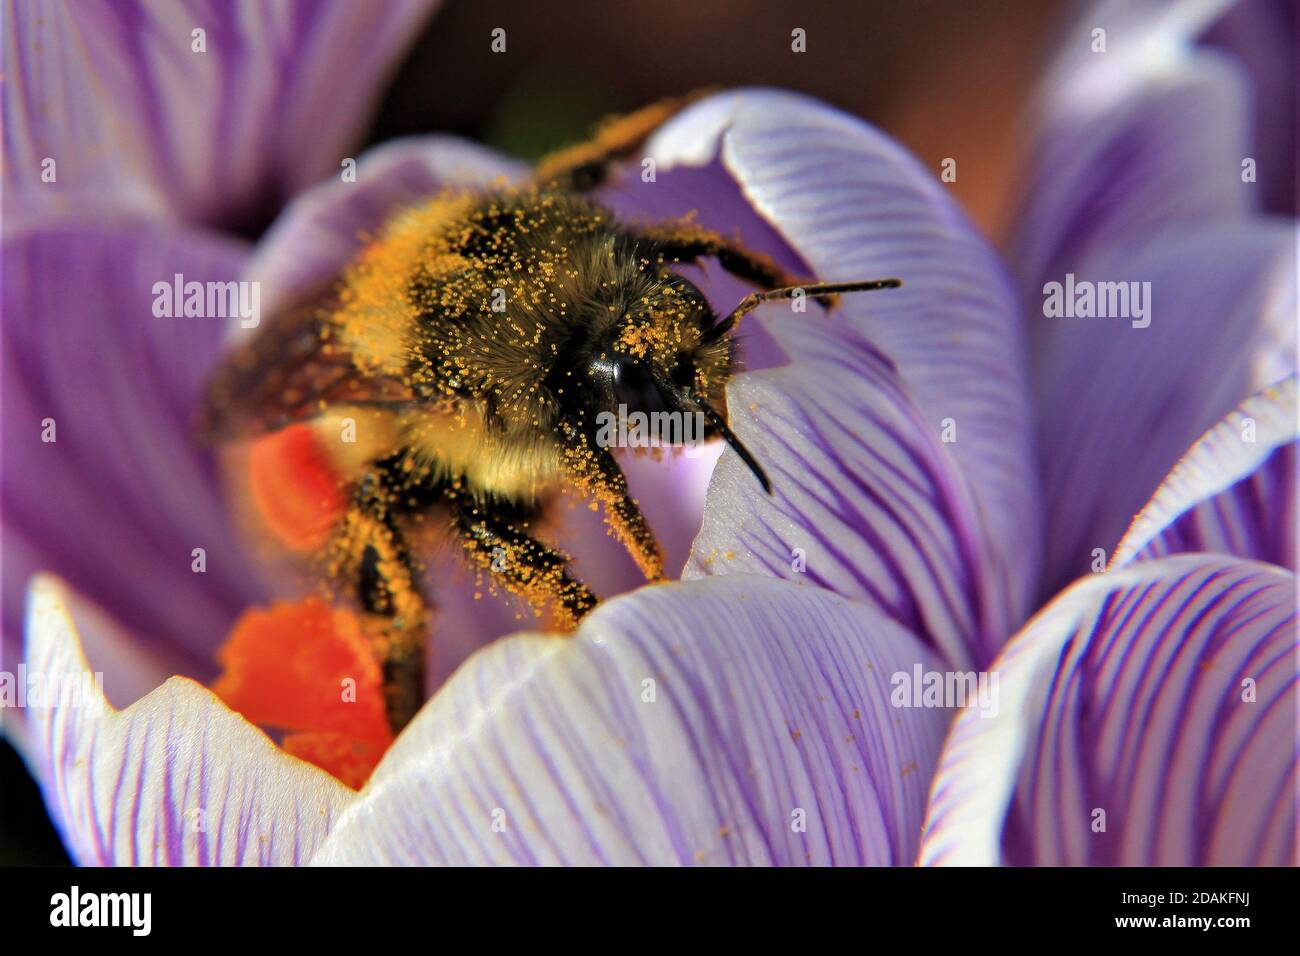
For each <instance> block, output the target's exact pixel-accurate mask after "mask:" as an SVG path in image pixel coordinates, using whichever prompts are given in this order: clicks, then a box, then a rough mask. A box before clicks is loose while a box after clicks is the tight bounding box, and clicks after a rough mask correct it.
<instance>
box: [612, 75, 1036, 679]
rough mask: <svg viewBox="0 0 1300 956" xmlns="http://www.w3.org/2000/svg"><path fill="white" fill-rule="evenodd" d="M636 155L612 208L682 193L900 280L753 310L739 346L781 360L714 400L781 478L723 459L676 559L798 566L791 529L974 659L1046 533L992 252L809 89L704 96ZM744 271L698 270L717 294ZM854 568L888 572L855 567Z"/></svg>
mask: <svg viewBox="0 0 1300 956" xmlns="http://www.w3.org/2000/svg"><path fill="white" fill-rule="evenodd" d="M647 156H648V157H649V158H652V159H654V160H655V162H656V164H657V167H656V175H655V177H654V180H653V181H652V182H646V181H643V177H642V176H641V172H642V170H643V169H644V168H645V167H644V166H642V165H636V168H635V170H634V171H633V175H628V176H625V177H624V178H623V180H622V181H621V183H620V185H619V186H618V188H617V189H615V190H612V191H611V192H610V194H609V197H608V198H610V200H611V201H612V202H613V203H614V204H615V206H616V208H617V209H618V210H619V211H620V212H622V213H623V214H625V215H636V214H638V213H640V214H642V215H646V214H649V215H655V216H660V217H662V216H667V215H679V214H684V213H687V212H691V211H694V212H697V213H698V221H700V222H701V223H702V224H704V225H708V226H711V227H713V228H716V229H719V230H720V231H722V232H723V233H724V234H727V235H733V234H736V233H737V232H739V233H740V234H741V235H742V237H743V238H744V240H745V241H746V243H747V244H749V245H751V246H753V247H755V248H758V249H761V250H764V251H768V252H770V253H772V254H773V255H774V256H775V257H776V258H777V259H778V260H779V261H782V262H783V263H784V264H786V265H787V266H788V267H789V268H791V269H793V270H794V271H796V272H797V273H803V274H810V275H814V276H816V277H818V278H820V279H823V280H827V281H832V280H848V279H863V278H880V277H886V276H899V277H901V278H902V279H903V282H904V287H903V288H902V289H900V290H892V291H888V292H878V293H871V294H861V295H849V296H845V297H844V298H843V299H842V301H841V303H840V307H839V309H838V310H836V312H835V313H833V314H832V315H830V316H829V317H828V316H825V315H822V314H820V312H819V310H818V309H817V308H816V307H815V306H814V307H812V308H810V309H809V310H808V312H806V313H797V312H792V310H791V309H790V307H789V306H788V305H785V304H781V305H769V306H766V307H765V308H764V309H762V310H760V312H759V313H757V315H758V316H759V317H760V318H759V319H758V321H753V320H747V321H748V322H749V326H748V330H747V331H748V335H747V336H746V337H745V339H744V344H745V346H746V347H747V354H748V355H749V356H750V358H751V363H750V367H751V368H754V367H756V366H757V367H760V368H762V367H764V366H767V365H772V364H779V363H780V362H788V363H789V368H788V369H786V370H784V371H783V372H781V373H780V375H779V377H778V378H773V379H770V380H769V381H768V382H766V383H765V384H763V385H760V384H759V382H760V381H761V380H763V379H764V377H765V376H769V375H773V374H777V373H775V372H769V371H763V372H759V373H755V374H751V375H748V376H746V377H744V378H742V379H740V380H738V381H737V382H736V384H735V385H734V386H733V395H732V397H731V399H730V401H729V404H730V407H731V409H732V414H733V415H735V416H736V417H737V419H738V421H739V423H740V424H739V434H740V435H741V437H742V438H743V439H744V440H745V442H746V443H747V444H749V445H750V446H751V447H755V446H756V447H759V448H761V449H762V452H761V453H760V458H762V459H764V462H765V465H766V466H767V467H769V468H770V469H773V470H776V471H779V472H781V473H782V474H783V477H784V480H785V484H784V486H783V491H782V493H781V494H779V495H778V496H777V497H776V498H775V499H772V500H767V499H765V498H764V497H763V496H762V495H761V494H759V493H756V492H755V489H754V488H752V487H749V485H744V486H743V487H742V485H743V482H742V481H741V480H740V476H739V472H734V474H735V475H736V480H735V481H732V480H730V479H728V478H727V477H726V476H727V475H728V474H732V473H733V470H732V469H730V467H729V466H728V467H727V468H724V469H721V470H720V471H719V479H718V481H717V482H716V483H715V485H714V487H713V489H712V490H711V493H710V502H709V504H708V505H707V507H706V515H708V516H709V518H708V519H706V527H705V531H704V533H703V535H702V536H701V538H700V539H699V540H697V542H696V546H695V549H694V550H695V558H694V559H693V561H692V563H691V565H690V567H689V568H688V572H687V573H688V575H699V574H702V573H710V572H718V571H722V570H725V569H727V568H731V569H734V570H742V571H743V570H751V571H761V572H762V573H774V572H775V573H780V574H782V575H784V576H787V577H794V576H795V575H796V574H797V573H798V572H797V571H795V570H793V569H792V567H791V565H792V557H791V554H790V552H791V550H792V548H793V547H798V546H801V545H806V546H807V547H809V548H812V549H815V550H817V551H819V552H820V555H821V557H820V561H821V564H820V567H819V568H818V569H817V571H816V573H817V574H819V575H823V577H822V578H821V579H820V580H821V583H824V584H827V585H828V586H831V587H835V588H842V589H843V590H842V591H841V593H844V594H846V595H848V596H852V597H854V598H859V599H863V600H868V601H871V602H872V603H874V604H876V605H877V606H879V607H881V608H882V609H885V610H886V611H887V612H889V613H898V612H899V611H900V610H901V611H902V613H901V614H900V619H901V620H902V621H903V623H904V624H905V625H906V626H909V627H915V628H917V629H918V631H919V632H923V633H925V634H926V635H927V636H928V637H929V638H930V639H931V640H933V641H934V642H935V643H936V644H937V645H938V646H940V647H942V648H943V649H944V650H945V652H947V653H949V654H951V655H953V657H954V659H964V658H968V657H975V658H983V659H987V658H988V657H989V656H991V654H992V652H993V651H995V650H996V648H997V646H999V645H1000V643H1001V641H1002V640H1003V638H1004V636H1005V634H1006V633H1008V631H1009V630H1010V628H1012V627H1014V625H1015V622H1016V621H1018V620H1019V619H1020V618H1021V616H1022V615H1023V614H1024V613H1026V610H1027V602H1028V598H1029V595H1030V593H1031V591H1032V578H1033V574H1034V569H1035V567H1036V562H1037V555H1038V548H1039V537H1038V521H1039V517H1038V515H1039V511H1038V507H1037V501H1038V494H1037V489H1036V486H1035V480H1034V477H1033V468H1032V463H1031V455H1030V451H1029V442H1028V429H1029V420H1030V415H1029V411H1028V405H1027V397H1026V383H1025V379H1024V372H1023V356H1022V347H1021V332H1020V329H1021V325H1020V321H1019V318H1018V315H1019V313H1018V310H1017V306H1016V304H1015V302H1014V299H1013V296H1012V294H1011V291H1010V289H1009V287H1008V284H1007V281H1006V279H1005V277H1004V275H1003V273H1002V270H1001V267H1000V265H999V264H998V262H997V259H996V257H995V255H994V254H993V252H992V251H991V250H990V249H989V248H988V246H987V244H986V243H985V242H984V240H983V239H982V238H981V237H980V236H979V235H978V234H977V233H976V232H975V230H974V229H973V228H972V227H971V226H970V224H969V223H968V222H967V221H966V220H965V218H964V217H963V216H962V214H961V213H960V211H959V210H958V209H957V207H956V205H955V204H954V203H953V202H952V201H951V199H950V198H949V197H948V196H947V195H946V194H945V192H944V190H943V187H942V186H941V185H940V184H939V183H938V181H937V179H936V178H935V177H934V176H933V175H932V174H931V173H929V172H927V171H926V170H924V169H922V168H921V167H920V166H919V165H918V164H917V163H916V161H915V160H914V159H913V158H912V157H910V156H909V155H908V154H907V153H906V152H905V151H904V150H903V149H902V148H901V147H899V146H898V145H897V144H895V143H893V142H892V141H890V140H889V139H887V138H886V137H885V136H883V135H881V134H880V133H879V132H878V131H876V130H875V129H873V128H872V127H870V126H868V125H866V124H865V123H863V122H861V121H860V120H857V119H854V118H852V117H849V116H847V115H845V114H843V113H840V112H838V111H835V110H832V109H829V108H827V107H825V106H822V105H820V104H818V103H816V102H814V101H811V100H809V99H806V98H804V97H800V96H794V95H790V94H785V93H779V92H773V91H764V90H757V91H752V90H751V91H740V92H736V93H728V94H723V95H720V96H715V97H710V98H708V99H706V100H704V101H702V102H700V103H698V104H696V105H695V106H693V107H692V108H690V109H688V110H687V111H685V112H684V113H683V114H682V115H681V116H679V117H678V118H676V119H675V120H673V121H671V122H670V123H668V124H667V125H666V126H665V127H664V128H663V129H662V130H660V131H659V132H658V133H657V134H656V135H655V136H654V137H653V138H652V139H651V141H650V143H649V144H648V147H647ZM714 271H716V270H712V269H711V270H710V276H712V273H713V272H714ZM741 289H742V287H740V286H738V285H737V284H736V283H725V284H718V285H712V286H711V288H710V289H709V290H708V291H709V293H710V296H711V298H712V299H713V301H714V304H715V305H716V306H718V307H720V308H723V309H730V307H731V306H733V305H734V304H735V302H736V301H737V300H738V298H739V296H740V294H743V293H742V292H741ZM722 291H725V292H727V293H728V295H727V296H726V298H723V297H722V296H721V295H720V292H722ZM756 327H757V328H756ZM754 346H756V348H755V347H754ZM755 353H758V356H759V359H760V360H759V361H758V362H754V361H752V360H753V359H754V357H755ZM882 356H883V357H884V358H883V359H882ZM890 363H892V365H893V366H894V368H895V369H896V370H897V374H896V375H895V374H894V373H893V372H891V371H889V370H888V367H889V364H890ZM746 389H751V390H753V391H752V392H751V391H746ZM751 394H752V395H753V396H756V397H757V396H767V395H770V396H771V400H770V401H767V400H765V401H755V400H754V399H753V398H751V397H750V396H751ZM791 396H798V397H797V398H791ZM895 430H897V431H895ZM878 440H881V441H883V444H881V445H879V446H877V445H876V444H875V443H876V442H877V441H878ZM765 456H766V457H765ZM730 459H731V456H730V455H726V454H724V457H723V462H724V463H725V462H727V461H728V460H730ZM750 484H752V480H751V481H750ZM804 506H807V509H808V510H804ZM943 525H948V526H950V527H951V531H949V532H946V533H945V532H943V531H941V530H937V529H939V528H940V526H943ZM936 535H937V536H938V537H939V538H942V539H944V540H936ZM895 547H896V548H898V549H899V550H898V552H897V553H895V552H892V551H891V549H892V548H895ZM728 553H733V554H732V556H731V557H730V558H729V559H728V560H727V562H725V563H724V562H720V561H716V560H713V558H714V556H715V555H719V554H720V555H727V554H728ZM831 565H833V566H831ZM867 567H870V568H874V569H877V570H883V573H884V574H885V576H886V577H887V578H888V580H887V581H884V582H881V583H880V584H879V587H877V586H876V585H874V584H873V583H872V582H871V581H869V580H868V578H869V577H870V576H871V575H870V574H869V573H867V572H861V571H860V570H857V571H855V569H862V568H867ZM810 569H811V565H810ZM922 578H924V580H922ZM881 591H884V592H887V593H885V594H884V596H883V597H882V593H881ZM935 592H939V593H941V594H942V595H944V596H943V597H942V598H941V600H940V602H939V606H942V609H934V608H933V607H932V606H931V604H930V598H931V597H932V596H933V594H934V593H935ZM959 594H960V596H958V595H959ZM953 601H957V602H959V603H961V604H962V605H963V606H962V607H961V608H960V609H957V608H954V607H952V606H951V605H952V602H953ZM909 606H910V609H908V608H909ZM923 608H924V610H923ZM963 644H964V647H962V646H960V645H963Z"/></svg>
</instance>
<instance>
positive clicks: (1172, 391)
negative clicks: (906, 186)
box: [1030, 222, 1297, 589]
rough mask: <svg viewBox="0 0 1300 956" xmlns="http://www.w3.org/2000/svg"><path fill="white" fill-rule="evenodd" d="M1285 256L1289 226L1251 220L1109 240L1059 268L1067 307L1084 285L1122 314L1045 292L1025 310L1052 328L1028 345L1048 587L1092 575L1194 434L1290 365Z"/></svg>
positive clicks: (1292, 289) (1289, 282)
mask: <svg viewBox="0 0 1300 956" xmlns="http://www.w3.org/2000/svg"><path fill="white" fill-rule="evenodd" d="M1295 264H1296V231H1295V226H1294V224H1293V223H1288V224H1282V223H1278V222H1268V223H1263V222H1257V223H1254V224H1246V223H1242V224H1238V225H1235V226H1206V227H1200V228H1188V229H1185V230H1182V231H1181V232H1179V233H1178V234H1177V235H1168V236H1165V237H1162V238H1159V239H1156V240H1153V241H1151V242H1149V243H1146V244H1142V243H1139V244H1136V245H1123V246H1121V245H1116V246H1114V247H1113V248H1110V249H1108V250H1107V251H1106V252H1104V253H1102V254H1099V255H1097V256H1095V257H1093V258H1092V259H1090V260H1088V261H1087V262H1084V263H1081V264H1080V265H1079V266H1078V268H1076V269H1075V270H1073V272H1072V273H1071V274H1069V275H1065V276H1059V277H1057V281H1058V282H1059V284H1060V286H1061V299H1062V301H1063V303H1065V304H1070V305H1076V304H1077V303H1079V302H1083V301H1084V299H1083V298H1082V296H1084V295H1085V294H1086V291H1089V290H1090V291H1091V293H1092V294H1093V298H1094V302H1102V301H1104V300H1109V302H1110V304H1109V305H1108V306H1107V311H1108V312H1111V313H1118V314H1117V315H1114V317H1106V318H1103V317H1097V316H1096V315H1094V316H1093V317H1086V318H1082V317H1077V309H1076V310H1075V311H1076V317H1067V316H1068V315H1069V313H1068V312H1067V313H1066V316H1057V315H1055V314H1053V315H1051V316H1049V315H1048V314H1046V313H1047V312H1048V311H1054V307H1053V309H1051V310H1049V309H1048V305H1049V304H1050V301H1051V300H1050V299H1047V300H1046V301H1045V302H1044V303H1043V304H1042V305H1040V306H1039V307H1038V309H1037V314H1033V315H1031V318H1030V321H1031V322H1032V323H1033V324H1037V325H1044V326H1050V332H1049V333H1048V335H1047V337H1046V340H1047V345H1046V347H1045V348H1044V349H1043V351H1042V352H1041V353H1040V354H1039V355H1038V372H1039V381H1040V418H1039V426H1038V447H1039V456H1040V458H1041V460H1042V468H1043V493H1044V497H1045V500H1046V506H1047V507H1046V514H1047V542H1048V544H1047V555H1046V566H1047V573H1046V578H1045V580H1044V586H1045V587H1046V588H1053V589H1054V588H1059V587H1062V586H1064V585H1065V584H1067V583H1068V582H1070V581H1072V580H1073V579H1074V578H1075V577H1077V576H1079V575H1081V574H1086V573H1089V571H1090V569H1091V568H1092V566H1093V564H1094V562H1095V561H1096V560H1097V554H1096V550H1097V549H1101V550H1103V551H1105V552H1107V553H1109V552H1110V551H1111V550H1112V549H1113V548H1114V547H1115V546H1116V545H1117V544H1118V543H1119V540H1120V538H1121V537H1122V536H1123V534H1124V531H1125V529H1126V528H1127V527H1128V525H1129V523H1130V522H1131V521H1132V519H1133V516H1134V515H1136V514H1137V512H1138V511H1139V509H1141V508H1142V506H1143V505H1144V504H1145V503H1146V502H1147V501H1148V500H1149V499H1150V497H1151V495H1152V494H1153V493H1154V492H1155V490H1156V488H1157V487H1158V486H1159V484H1160V482H1161V481H1162V480H1163V479H1164V478H1165V476H1166V475H1168V474H1169V472H1170V470H1171V469H1172V468H1173V466H1174V463H1175V462H1177V461H1178V460H1179V458H1181V457H1182V455H1183V454H1184V453H1185V452H1186V450H1187V449H1188V448H1189V447H1190V446H1191V444H1192V443H1193V442H1194V441H1196V439H1197V438H1199V437H1200V436H1201V435H1203V434H1204V433H1205V432H1206V431H1207V430H1208V429H1210V428H1211V427H1212V426H1214V425H1215V424H1217V423H1218V422H1219V421H1221V420H1222V419H1223V417H1224V416H1225V415H1227V414H1228V413H1229V412H1230V411H1231V410H1232V409H1233V408H1235V407H1236V406H1237V405H1239V404H1240V403H1241V402H1243V401H1245V399H1246V398H1248V397H1249V396H1250V395H1252V394H1254V393H1255V392H1257V391H1259V390H1260V389H1262V388H1264V387H1266V386H1268V385H1270V384H1272V383H1274V382H1277V381H1280V380H1281V379H1283V378H1285V377H1286V376H1287V375H1289V374H1290V373H1291V372H1293V371H1294V370H1295V367H1296V321H1295V316H1296V307H1297V306H1296V303H1297V298H1296V268H1295ZM1071 275H1072V276H1073V278H1070V276H1071ZM1071 283H1072V284H1073V288H1074V290H1075V292H1074V295H1073V296H1071V294H1070V291H1069V290H1070V288H1071ZM1108 284H1113V285H1108ZM1081 290H1082V291H1081ZM1052 291H1053V292H1055V291H1056V290H1052ZM1112 291H1113V292H1114V293H1115V294H1114V295H1111V292H1112ZM1139 300H1140V301H1141V302H1142V303H1143V304H1142V307H1141V309H1138V308H1136V303H1137V302H1138V301H1139ZM1125 301H1127V302H1128V307H1127V309H1126V308H1125V307H1124V302H1125ZM1096 311H1097V310H1096V309H1094V312H1096Z"/></svg>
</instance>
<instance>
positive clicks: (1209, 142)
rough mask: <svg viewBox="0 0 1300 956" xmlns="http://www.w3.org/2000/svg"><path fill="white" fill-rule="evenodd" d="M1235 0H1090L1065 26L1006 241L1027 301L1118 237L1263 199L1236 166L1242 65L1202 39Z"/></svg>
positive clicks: (1242, 152) (1039, 100) (1034, 120)
mask: <svg viewBox="0 0 1300 956" xmlns="http://www.w3.org/2000/svg"><path fill="white" fill-rule="evenodd" d="M1226 5H1227V4H1225V3H1221V2H1218V3H1216V2H1210V3H1205V2H1195V3H1186V2H1175V3H1169V2H1164V0H1160V2H1156V3H1152V2H1127V0H1126V2H1106V3H1094V4H1091V5H1088V6H1087V7H1086V8H1085V9H1084V11H1083V12H1082V13H1081V14H1079V15H1078V16H1077V17H1076V19H1075V20H1074V21H1073V23H1072V24H1071V25H1070V27H1069V28H1068V29H1067V30H1066V31H1065V33H1064V36H1063V37H1062V40H1061V43H1060V46H1059V48H1058V50H1057V51H1056V55H1055V57H1054V59H1053V62H1052V64H1051V65H1050V67H1049V69H1048V72H1047V75H1046V76H1045V77H1044V79H1043V81H1042V84H1041V87H1040V89H1039V91H1038V94H1037V97H1036V104H1035V109H1034V111H1033V113H1032V116H1031V134H1030V146H1029V150H1028V157H1029V158H1028V162H1027V167H1028V168H1027V172H1026V174H1025V178H1026V181H1025V183H1024V188H1023V189H1022V190H1021V195H1022V196H1023V197H1024V199H1023V202H1022V204H1021V208H1020V211H1019V219H1020V221H1019V225H1018V227H1017V229H1016V233H1015V236H1014V238H1013V240H1012V242H1011V244H1010V252H1009V258H1010V261H1011V263H1012V266H1013V268H1014V271H1015V273H1016V275H1017V277H1018V279H1019V281H1020V287H1021V294H1022V296H1023V297H1024V300H1025V302H1026V303H1028V304H1030V305H1031V306H1032V305H1034V304H1035V303H1037V302H1038V301H1039V299H1040V297H1041V289H1042V285H1043V283H1044V282H1047V281H1050V280H1051V279H1059V278H1060V276H1061V275H1062V274H1064V273H1065V272H1067V271H1069V270H1071V269H1072V268H1075V267H1077V266H1079V265H1080V264H1081V263H1082V261H1083V260H1084V259H1085V258H1086V257H1088V256H1090V255H1092V254H1094V253H1096V252H1097V251H1098V250H1100V249H1104V248H1105V247H1106V246H1107V245H1108V244H1110V243H1112V242H1116V241H1123V242H1126V243H1135V242H1140V241H1142V240H1143V239H1145V238H1147V237H1150V236H1153V235H1156V234H1159V233H1161V232H1163V231H1165V230H1169V229H1177V228H1180V227H1183V226H1186V225H1189V224H1195V223H1204V222H1211V221H1221V220H1232V219H1239V218H1242V217H1243V216H1245V215H1246V214H1247V213H1248V212H1249V211H1250V210H1252V209H1254V208H1255V207H1256V206H1257V205H1258V199H1257V195H1258V190H1259V189H1260V186H1259V185H1257V184H1248V183H1244V182H1242V176H1241V173H1242V169H1241V162H1242V159H1243V158H1245V157H1246V156H1247V155H1249V150H1248V148H1247V140H1248V125H1247V117H1248V115H1249V109H1248V104H1249V93H1248V89H1247V86H1246V82H1245V78H1244V75H1243V73H1242V71H1241V69H1240V67H1239V65H1238V64H1237V63H1236V62H1235V61H1234V60H1232V59H1231V58H1229V57H1225V56H1223V55H1221V54H1218V53H1215V52H1214V51H1211V50H1206V49H1202V48H1198V47H1196V46H1194V39H1195V37H1196V35H1197V34H1198V33H1199V32H1200V30H1201V29H1203V28H1204V26H1205V25H1206V24H1207V23H1209V22H1210V21H1211V20H1212V19H1213V18H1214V16H1215V14H1216V12H1217V11H1218V10H1220V9H1222V8H1223V7H1225V6H1226ZM1095 30H1104V31H1105V37H1104V39H1105V43H1106V49H1105V51H1104V52H1094V43H1095V40H1094V31H1095ZM1282 172H1283V173H1284V174H1286V175H1289V171H1282ZM1033 331H1043V330H1040V329H1037V330H1033ZM1031 341H1035V342H1036V341H1037V340H1036V339H1031Z"/></svg>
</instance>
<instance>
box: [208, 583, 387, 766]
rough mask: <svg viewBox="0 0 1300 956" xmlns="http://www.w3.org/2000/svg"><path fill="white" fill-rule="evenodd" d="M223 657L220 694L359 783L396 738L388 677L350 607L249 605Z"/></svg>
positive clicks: (305, 755)
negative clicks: (386, 695) (387, 692)
mask: <svg viewBox="0 0 1300 956" xmlns="http://www.w3.org/2000/svg"><path fill="white" fill-rule="evenodd" d="M217 660H218V662H219V663H220V664H221V667H222V674H221V676H220V677H219V678H218V679H217V681H216V683H215V684H214V685H213V687H212V690H213V692H214V693H215V694H216V695H217V696H218V697H220V698H221V699H222V700H223V701H225V702H226V704H227V705H228V706H229V707H230V708H231V709H233V710H236V711H238V712H239V713H241V714H243V715H244V717H246V718H247V719H248V720H250V721H251V722H253V723H255V724H259V725H261V726H262V727H265V728H269V729H273V730H279V731H283V732H284V738H283V742H282V744H281V746H282V747H283V748H284V750H285V751H287V752H288V753H291V754H293V755H294V756H296V757H299V758H301V759H303V760H306V761H309V762H310V763H314V764H315V765H316V766H318V767H320V768H321V769H323V770H326V771H328V772H329V773H331V774H333V775H334V776H335V777H338V778H339V780H341V781H343V782H344V783H345V784H347V785H348V786H349V787H352V788H353V789H360V787H361V785H362V784H364V783H365V781H366V779H367V778H368V777H369V776H370V773H371V771H373V770H374V768H375V765H376V764H377V763H379V758H380V757H382V756H383V754H384V751H385V750H387V749H388V747H389V745H390V744H392V742H393V735H392V732H391V731H390V730H389V727H388V719H387V716H386V713H385V709H384V692H383V675H382V673H381V672H380V667H379V664H378V662H377V661H376V659H375V655H374V651H373V650H372V648H371V646H370V642H369V641H368V639H367V638H366V636H365V634H364V633H363V632H362V630H361V626H360V624H359V622H358V621H357V618H356V616H355V615H354V614H352V613H351V612H350V611H346V610H340V609H336V608H332V607H330V606H329V605H328V604H326V603H325V602H324V601H322V600H320V599H319V598H309V599H307V600H304V601H300V602H296V603H289V602H280V603H277V604H275V605H273V606H272V607H270V608H269V609H260V608H259V609H253V610H250V611H246V612H245V613H244V614H243V616H242V617H240V619H239V621H238V622H236V624H235V627H234V629H233V630H232V631H231V634H230V637H229V638H228V639H227V640H226V643H225V644H224V645H223V646H222V648H221V650H220V651H219V652H218V654H217Z"/></svg>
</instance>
